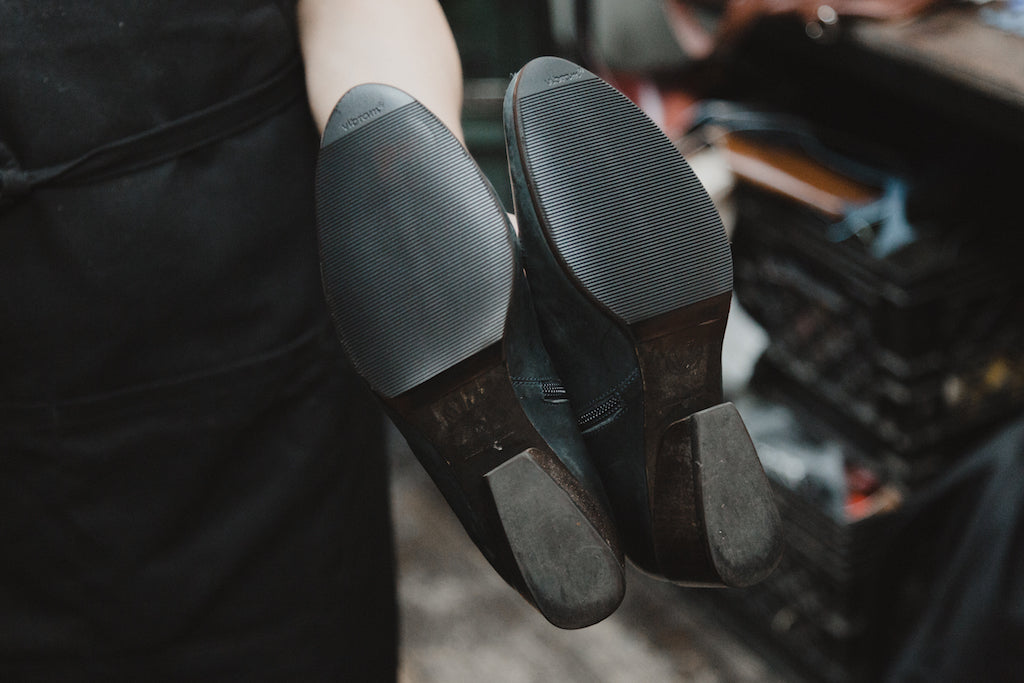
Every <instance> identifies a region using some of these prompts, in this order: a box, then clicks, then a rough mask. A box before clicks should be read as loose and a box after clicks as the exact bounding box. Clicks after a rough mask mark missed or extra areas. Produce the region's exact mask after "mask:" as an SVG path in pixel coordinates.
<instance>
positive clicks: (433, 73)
mask: <svg viewBox="0 0 1024 683" xmlns="http://www.w3.org/2000/svg"><path fill="white" fill-rule="evenodd" d="M298 17H299V33H300V37H301V41H302V55H303V59H304V61H305V64H306V85H307V89H308V91H309V103H310V108H311V109H312V112H313V118H314V119H315V120H316V124H317V127H318V128H319V129H320V131H321V132H322V131H323V129H324V125H325V124H326V123H327V119H328V117H329V116H330V115H331V110H332V109H333V108H334V105H335V103H337V101H338V98H340V97H341V96H342V95H343V94H344V93H345V92H346V91H347V90H348V89H349V88H352V87H353V86H356V85H359V84H360V83H387V84H388V85H392V86H395V87H397V88H400V89H402V90H404V91H406V92H408V93H409V94H410V95H412V96H413V97H415V98H416V99H418V100H420V101H421V102H422V103H423V104H424V105H425V106H426V107H427V108H428V109H430V110H431V111H433V112H434V114H435V115H437V117H438V118H440V119H441V120H442V121H443V122H444V123H445V124H447V125H448V127H449V128H451V129H452V130H453V131H454V132H455V134H456V135H457V136H459V137H460V138H461V137H462V132H461V130H462V129H461V126H460V122H459V117H460V113H461V108H462V69H461V66H460V63H459V55H458V51H457V49H456V47H455V40H454V39H453V37H452V33H451V29H450V28H449V26H448V22H447V20H446V19H445V16H444V13H443V12H442V11H441V8H440V6H439V5H438V4H437V2H436V0H299V3H298Z"/></svg>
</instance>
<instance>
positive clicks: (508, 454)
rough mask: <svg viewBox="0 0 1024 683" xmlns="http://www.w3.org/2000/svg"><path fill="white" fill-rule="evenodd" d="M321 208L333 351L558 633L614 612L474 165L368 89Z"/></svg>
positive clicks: (597, 540) (332, 138)
mask: <svg viewBox="0 0 1024 683" xmlns="http://www.w3.org/2000/svg"><path fill="white" fill-rule="evenodd" d="M316 201H317V225H318V231H319V240H320V259H321V272H322V277H323V284H324V289H325V292H326V296H327V302H328V306H329V308H330V311H331V315H332V318H333V321H334V325H335V329H336V331H337V334H338V337H339V338H340V340H341V342H342V344H343V346H344V347H345V350H346V352H347V354H348V355H349V357H350V359H351V360H352V363H353V365H354V367H355V368H356V371H357V372H358V373H359V374H360V375H361V376H362V377H363V378H364V379H365V380H366V381H367V382H368V383H369V385H370V387H371V388H372V389H373V391H374V392H375V393H376V394H377V396H379V397H380V398H381V400H382V401H383V403H384V405H385V406H386V409H387V410H388V413H389V414H390V416H391V417H392V419H393V420H394V422H395V423H396V425H397V426H398V427H399V429H400V430H401V431H402V433H403V435H404V436H405V437H406V439H407V440H408V442H409V444H410V446H411V448H412V450H413V452H414V453H415V454H416V456H417V457H418V458H419V460H420V462H421V463H422V464H423V466H424V468H425V469H426V470H427V472H429V474H430V475H431V477H432V478H433V480H434V482H435V483H436V484H437V486H438V488H439V489H440V490H441V492H442V493H443V494H444V496H445V498H446V499H447V501H448V503H449V504H450V505H451V507H452V509H453V510H454V511H455V513H456V514H457V515H458V517H459V519H460V520H461V522H462V524H463V525H464V527H465V528H466V530H467V532H469V535H470V536H471V537H472V539H473V541H474V542H475V543H476V544H477V546H478V547H479V548H480V550H481V551H482V552H483V554H484V555H485V556H486V557H487V559H488V560H489V561H490V562H491V564H492V565H493V566H494V568H495V569H496V570H497V571H498V572H499V573H500V574H501V575H502V577H503V578H504V579H505V580H506V581H507V582H508V583H509V584H510V585H512V586H513V587H515V588H516V589H517V590H518V591H519V592H520V593H522V595H523V596H524V597H526V598H527V599H528V600H529V601H531V602H532V603H533V604H534V605H535V606H536V607H537V608H538V609H539V610H540V612H541V613H542V614H543V615H544V616H545V617H546V618H547V619H548V620H550V621H551V622H552V623H553V624H555V625H556V626H560V627H562V628H579V627H583V626H587V625H589V624H592V623H595V622H597V621H599V620H601V619H603V618H604V617H606V616H607V615H609V614H611V613H612V612H613V611H614V610H615V608H616V607H618V605H619V602H620V601H621V600H622V596H623V592H624V588H625V579H624V571H623V557H622V553H621V551H620V550H619V546H618V540H617V533H616V529H615V527H614V524H613V522H612V519H611V516H610V514H609V512H608V506H607V499H606V497H605V494H604V492H603V489H602V485H601V482H600V479H599V476H598V474H597V472H596V471H595V470H594V468H593V466H592V464H591V463H590V462H589V461H588V460H587V457H586V454H585V452H584V446H583V442H582V438H581V436H580V434H579V432H578V430H577V428H576V425H575V419H574V417H573V415H572V412H571V408H570V406H569V404H568V402H567V400H566V397H565V390H564V389H563V388H562V386H561V384H560V382H559V380H558V379H557V377H556V375H555V373H554V370H553V368H552V365H551V362H550V360H549V358H548V356H547V354H546V352H545V350H544V347H543V345H542V343H541V340H540V335H539V330H538V329H537V323H536V318H535V315H534V311H533V308H532V305H531V302H530V296H529V291H528V289H527V285H526V280H525V276H524V274H523V271H522V267H521V265H520V264H519V260H518V255H517V251H516V249H515V244H514V240H515V236H514V234H513V233H512V230H511V227H510V225H509V222H508V217H507V216H506V214H505V212H504V211H503V210H502V208H501V205H500V203H499V201H498V199H497V196H496V195H495V194H494V191H493V189H492V188H491V186H490V185H489V184H488V183H487V181H486V180H485V179H484V177H483V175H482V174H481V172H480V171H479V169H478V168H477V166H476V164H475V163H474V162H473V160H472V159H471V158H470V156H469V155H468V153H467V152H466V150H465V149H464V148H463V147H462V145H461V144H460V143H459V142H458V141H457V140H456V139H455V138H454V137H453V136H452V135H451V133H450V132H449V131H448V130H447V129H446V128H445V127H444V125H443V124H441V123H440V122H439V121H438V120H437V119H436V118H435V117H434V116H433V115H432V114H431V113H430V112H428V111H427V110H426V109H425V108H424V107H423V106H422V105H421V104H420V103H419V102H417V101H415V100H414V99H413V98H412V97H410V96H409V95H407V94H405V93H404V92H401V91H399V90H396V89H394V88H390V87H388V86H384V85H363V86H359V87H357V88H354V89H353V90H351V91H349V92H348V93H347V94H346V95H345V96H344V97H342V99H341V100H340V101H339V103H338V105H337V107H336V108H335V110H334V112H333V114H332V116H331V118H330V120H329V122H328V124H327V127H326V130H325V132H324V137H323V141H322V143H321V150H320V157H319V162H318V168H317V183H316ZM356 552H358V549H356Z"/></svg>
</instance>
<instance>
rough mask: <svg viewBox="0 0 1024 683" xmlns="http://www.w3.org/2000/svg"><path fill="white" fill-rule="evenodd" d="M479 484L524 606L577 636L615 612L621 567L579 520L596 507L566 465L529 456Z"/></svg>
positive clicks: (587, 520)
mask: <svg viewBox="0 0 1024 683" xmlns="http://www.w3.org/2000/svg"><path fill="white" fill-rule="evenodd" d="M484 480H485V481H486V483H487V487H488V490H489V491H490V494H491V497H492V499H493V502H494V507H495V509H496V510H497V513H498V519H499V520H500V523H501V526H502V528H503V530H504V532H505V535H506V537H507V538H508V541H509V546H510V547H511V548H512V554H513V556H514V558H515V562H516V565H517V566H518V568H519V571H520V573H521V574H522V577H523V581H524V582H525V584H526V586H527V589H528V590H529V592H530V598H531V599H532V601H533V602H534V603H535V604H536V605H537V607H538V608H539V609H540V611H541V612H542V613H543V614H544V616H545V617H546V618H547V619H548V620H549V621H551V622H552V623H553V624H555V625H556V626H559V627H561V628H565V629H572V628H582V627H584V626H588V625H590V624H592V623H594V622H595V621H597V620H598V619H600V618H601V617H603V616H604V615H605V614H608V613H609V612H611V611H612V610H614V609H615V608H616V607H617V606H618V604H619V602H620V601H621V600H622V592H623V591H624V590H625V579H624V577H623V574H622V567H621V565H620V564H619V560H618V558H617V557H616V555H615V553H614V552H612V551H611V549H610V548H609V546H608V543H607V541H606V540H605V534H602V532H601V531H600V530H599V529H597V528H596V527H595V526H594V524H592V523H591V519H593V513H592V512H591V513H590V514H588V513H587V512H585V509H586V508H587V507H594V506H595V504H594V502H593V501H592V500H591V499H590V497H589V495H588V494H587V493H586V491H584V490H583V489H582V488H581V487H578V486H574V485H575V484H576V482H575V479H574V478H573V477H572V476H571V475H570V474H569V472H568V470H566V468H565V466H564V465H562V464H561V463H560V462H558V461H557V460H556V459H555V458H553V457H551V456H550V455H549V454H546V453H544V452H543V451H540V450H537V449H528V450H526V451H523V452H521V453H519V454H517V455H515V456H513V457H512V458H510V459H509V460H507V461H506V462H504V463H503V464H501V465H499V466H498V467H496V468H494V469H493V470H491V471H490V472H488V473H487V474H486V475H484Z"/></svg>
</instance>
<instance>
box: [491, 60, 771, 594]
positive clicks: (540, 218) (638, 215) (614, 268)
mask: <svg viewBox="0 0 1024 683" xmlns="http://www.w3.org/2000/svg"><path fill="white" fill-rule="evenodd" d="M512 102H513V104H512V115H513V116H512V118H513V120H514V128H513V135H511V136H510V137H511V138H513V139H512V140H510V144H515V145H517V152H518V155H519V158H520V159H521V160H522V162H521V163H522V169H521V174H520V177H519V178H518V180H519V181H520V182H522V183H525V185H526V186H527V187H528V188H529V194H530V198H531V201H532V205H533V210H534V212H535V216H536V221H537V224H538V227H539V228H540V230H541V232H542V233H543V237H544V241H545V243H546V245H547V248H548V249H549V250H550V252H551V253H552V255H553V256H554V259H555V260H556V261H557V262H558V264H559V265H560V266H561V269H562V271H563V273H564V275H565V277H566V278H567V280H568V281H569V282H570V283H571V284H572V286H573V287H575V288H576V289H577V290H578V291H579V292H580V293H581V294H582V295H583V296H584V297H585V298H586V300H588V301H590V302H591V304H592V306H593V307H594V308H595V309H597V310H599V311H600V312H601V313H602V314H603V315H604V316H606V317H608V318H610V319H612V320H613V321H614V322H615V323H616V324H617V325H619V326H620V327H621V328H622V329H623V330H624V332H625V333H626V334H627V335H628V336H629V338H630V340H631V341H632V344H633V348H634V351H635V354H636V360H637V363H638V366H639V369H640V374H641V378H642V383H643V441H644V445H643V450H644V452H643V457H644V462H645V466H646V480H647V487H648V504H649V515H650V520H651V542H652V544H653V557H654V565H655V566H654V567H643V568H645V569H649V570H652V571H654V572H655V573H658V574H660V575H662V576H665V577H666V578H669V579H671V580H675V581H678V582H682V583H690V584H722V583H724V584H726V585H731V586H746V585H750V584H752V583H756V582H757V581H760V580H761V579H763V578H764V577H765V576H767V575H768V574H769V573H770V572H771V570H772V569H773V568H774V566H775V565H776V564H777V562H778V559H779V556H780V553H781V536H780V531H779V528H780V527H779V525H780V521H779V517H778V512H777V510H776V508H775V505H774V501H773V499H772V494H771V489H770V487H769V485H768V482H767V479H766V478H765V476H764V473H763V470H762V469H761V464H760V461H759V460H758V458H757V454H756V452H755V450H754V447H753V444H752V443H751V441H750V438H749V435H748V434H747V432H746V428H745V427H744V425H743V421H742V419H741V418H740V416H739V414H738V413H737V412H736V410H735V408H734V407H733V406H732V405H731V404H728V403H723V402H722V394H721V346H722V338H723V336H724V332H725V324H726V319H727V317H728V311H729V304H730V300H731V292H732V257H731V253H730V247H729V243H728V240H727V238H726V235H725V231H724V228H723V226H722V224H721V221H720V219H719V216H718V212H717V210H716V209H715V207H714V205H713V204H712V202H711V200H710V198H709V197H708V195H707V193H706V192H705V190H704V188H703V186H702V185H701V184H700V181H699V180H698V179H697V178H696V176H695V175H694V174H693V172H692V170H691V169H690V168H689V166H688V165H687V164H686V162H685V161H684V160H683V158H682V156H681V155H680V154H679V152H678V151H677V150H676V149H675V147H674V146H673V145H672V144H671V142H670V141H669V140H668V139H667V138H666V137H665V136H664V135H663V134H662V133H661V131H660V130H659V129H658V128H657V126H655V124H654V123H653V122H651V121H650V119H648V118H647V117H646V116H645V115H644V114H643V113H642V112H641V111H640V110H639V109H638V108H637V107H635V106H634V105H633V104H632V103H631V102H630V101H629V100H628V99H627V98H625V97H624V96H623V95H622V94H621V93H619V92H618V91H616V90H615V89H614V88H612V87H611V86H609V85H608V84H606V83H604V82H603V81H602V80H601V79H599V78H598V77H597V76H595V75H594V74H592V73H590V72H589V71H587V70H585V69H582V68H581V67H578V66H577V65H575V64H572V63H571V62H567V61H565V60H561V59H556V58H541V59H539V60H535V61H534V62H533V63H531V64H530V65H527V67H525V68H524V69H523V70H522V71H521V72H520V74H519V75H518V76H517V80H516V81H515V84H514V91H513V99H512ZM513 173H514V174H515V173H516V171H515V170H514V171H513ZM521 229H522V228H521ZM528 265H529V264H528ZM571 388H572V387H571V386H570V390H571ZM601 412H602V408H601V407H600V406H598V407H597V408H596V409H595V410H594V413H596V414H600V413H601ZM641 566H643V565H641Z"/></svg>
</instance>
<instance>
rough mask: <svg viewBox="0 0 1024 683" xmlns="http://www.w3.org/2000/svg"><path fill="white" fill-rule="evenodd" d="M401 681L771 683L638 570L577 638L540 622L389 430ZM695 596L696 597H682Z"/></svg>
mask: <svg viewBox="0 0 1024 683" xmlns="http://www.w3.org/2000/svg"><path fill="white" fill-rule="evenodd" d="M391 446H392V447H391V451H392V462H393V476H392V505H393V509H394V519H395V532H396V547H397V552H398V563H399V601H400V610H401V612H400V614H401V620H402V626H401V638H402V641H401V642H402V645H401V654H400V656H401V668H400V674H399V681H400V683H440V682H442V681H443V682H444V683H462V682H467V683H478V682H482V681H487V682H488V683H527V682H533V681H544V682H548V681H557V682H559V683H576V682H579V683H584V682H586V683H595V682H597V683H619V682H622V683H636V682H637V681H644V682H648V681H649V682H655V683H657V682H661V681H695V682H700V683H718V682H737V683H745V682H748V681H749V682H753V681H758V682H760V683H781V682H782V681H784V680H785V681H790V680H792V679H791V678H790V677H789V676H785V677H783V675H782V674H780V673H779V672H777V671H775V670H773V669H772V668H771V666H770V665H769V664H768V663H767V662H766V661H764V660H763V659H761V658H759V657H758V655H757V654H756V653H755V652H753V651H752V650H751V649H749V648H748V647H746V645H745V644H744V643H742V642H740V640H738V639H737V638H736V637H735V636H734V635H733V634H732V632H729V631H727V630H725V629H724V628H723V627H722V626H721V625H719V624H717V623H716V620H715V619H714V617H713V615H709V614H708V613H707V612H706V610H702V609H698V608H696V607H695V606H694V605H692V604H690V602H689V600H688V598H687V591H686V590H684V589H681V588H678V587H675V586H672V585H670V584H666V583H663V582H659V581H655V580H653V579H651V578H649V577H647V576H644V575H641V574H639V573H638V572H636V571H631V572H630V574H629V576H628V590H627V594H626V598H625V601H624V602H623V604H622V606H621V607H620V608H619V610H618V611H617V612H616V613H615V614H614V615H612V616H611V617H609V618H608V619H606V620H605V621H603V622H601V623H599V624H596V625H594V626H591V627H589V628H586V629H582V630H579V631H563V630H560V629H558V628H555V627H554V626H552V625H550V624H549V623H548V622H547V621H546V620H545V619H544V618H543V617H542V616H541V615H540V614H539V613H538V612H536V611H535V610H534V609H533V608H532V607H531V606H529V605H528V604H527V603H526V602H525V601H524V600H523V599H522V598H521V597H519V595H518V594H516V593H515V591H513V590H512V589H511V588H509V587H508V586H507V585H506V584H505V583H504V581H502V579H501V578H500V577H499V576H498V575H497V573H495V572H494V570H493V569H492V568H491V567H490V565H488V564H487V562H486V560H484V558H483V556H482V555H481V554H480V552H479V551H478V550H477V549H476V547H475V546H474V545H473V544H472V542H471V541H470V540H469V538H468V536H467V535H466V533H465V532H464V531H463V529H462V527H461V525H460V524H459V522H458V520H457V519H456V518H455V516H454V514H453V513H452V512H451V511H450V510H449V508H448V507H447V505H446V504H445V502H444V500H443V499H442V497H441V495H440V494H439V493H438V492H437V490H436V489H435V488H434V486H433V484H432V483H431V482H430V480H429V478H428V477H427V475H426V474H425V473H424V472H423V470H422V469H421V468H420V466H419V464H418V463H417V462H416V460H415V458H414V457H413V456H412V454H411V453H410V452H409V451H408V447H407V446H406V445H405V442H404V441H403V440H402V439H401V437H400V436H398V435H397V432H393V433H392V434H391ZM689 590H694V589H689Z"/></svg>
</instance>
